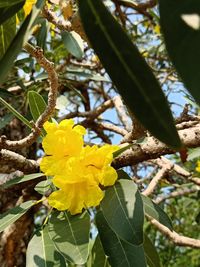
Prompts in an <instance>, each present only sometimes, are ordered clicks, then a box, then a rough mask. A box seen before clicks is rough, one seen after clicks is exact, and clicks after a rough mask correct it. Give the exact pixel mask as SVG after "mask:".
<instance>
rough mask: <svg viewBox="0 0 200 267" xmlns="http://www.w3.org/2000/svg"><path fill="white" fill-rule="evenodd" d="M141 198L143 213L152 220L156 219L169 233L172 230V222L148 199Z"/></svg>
mask: <svg viewBox="0 0 200 267" xmlns="http://www.w3.org/2000/svg"><path fill="white" fill-rule="evenodd" d="M141 196H142V201H143V204H144V210H145V213H146V214H147V215H149V216H151V217H152V218H154V219H156V220H157V221H159V222H160V223H162V224H163V225H165V226H166V227H167V228H169V229H170V230H171V231H172V230H173V226H172V222H171V220H170V218H169V217H168V215H167V214H166V213H165V212H164V210H162V209H161V208H160V207H159V206H158V205H157V204H155V203H154V202H153V201H152V200H151V199H150V198H148V197H146V196H143V195H141Z"/></svg>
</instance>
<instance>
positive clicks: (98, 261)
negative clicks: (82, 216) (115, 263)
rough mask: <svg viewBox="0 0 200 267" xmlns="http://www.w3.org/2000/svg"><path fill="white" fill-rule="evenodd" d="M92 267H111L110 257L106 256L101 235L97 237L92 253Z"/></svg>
mask: <svg viewBox="0 0 200 267" xmlns="http://www.w3.org/2000/svg"><path fill="white" fill-rule="evenodd" d="M91 254H92V258H91V267H102V266H103V267H110V264H109V263H108V257H107V256H106V255H105V252H104V250H103V247H102V244H101V240H100V238H99V235H97V237H96V239H95V242H94V245H93V248H92V251H91Z"/></svg>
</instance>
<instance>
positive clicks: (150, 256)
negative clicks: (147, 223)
mask: <svg viewBox="0 0 200 267" xmlns="http://www.w3.org/2000/svg"><path fill="white" fill-rule="evenodd" d="M143 247H144V253H145V257H146V261H147V263H148V265H149V267H161V265H160V258H159V255H158V252H157V251H156V248H155V246H154V245H153V244H152V242H151V240H150V239H149V238H148V236H147V235H144V245H143Z"/></svg>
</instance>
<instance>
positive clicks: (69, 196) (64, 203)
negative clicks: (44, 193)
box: [48, 182, 104, 215]
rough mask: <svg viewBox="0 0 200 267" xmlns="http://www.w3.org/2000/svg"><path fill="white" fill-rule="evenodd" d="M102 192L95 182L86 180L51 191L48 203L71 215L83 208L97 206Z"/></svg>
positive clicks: (102, 194)
mask: <svg viewBox="0 0 200 267" xmlns="http://www.w3.org/2000/svg"><path fill="white" fill-rule="evenodd" d="M103 196H104V193H103V192H102V191H101V189H100V188H99V187H98V186H97V185H95V184H89V183H86V182H83V183H77V184H67V185H66V186H65V187H64V188H62V189H61V190H58V191H55V192H53V193H52V194H51V195H50V196H49V198H48V202H49V205H50V206H52V207H54V208H56V209H58V210H69V211H70V213H71V214H72V215H74V214H77V213H81V212H82V210H83V209H84V208H89V207H94V206H98V205H99V204H100V201H101V200H102V198H103Z"/></svg>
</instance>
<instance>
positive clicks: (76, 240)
mask: <svg viewBox="0 0 200 267" xmlns="http://www.w3.org/2000/svg"><path fill="white" fill-rule="evenodd" d="M48 225H49V235H50V238H51V239H52V241H53V242H54V245H55V246H56V248H57V249H58V251H59V252H60V253H61V254H62V255H63V256H64V258H65V259H66V260H67V261H69V262H72V263H74V264H84V263H85V262H86V261H87V258H88V254H89V232H90V217H89V215H88V213H87V212H84V213H83V214H81V215H70V214H69V213H67V212H54V213H53V214H52V216H51V218H50V221H49V224H48Z"/></svg>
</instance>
